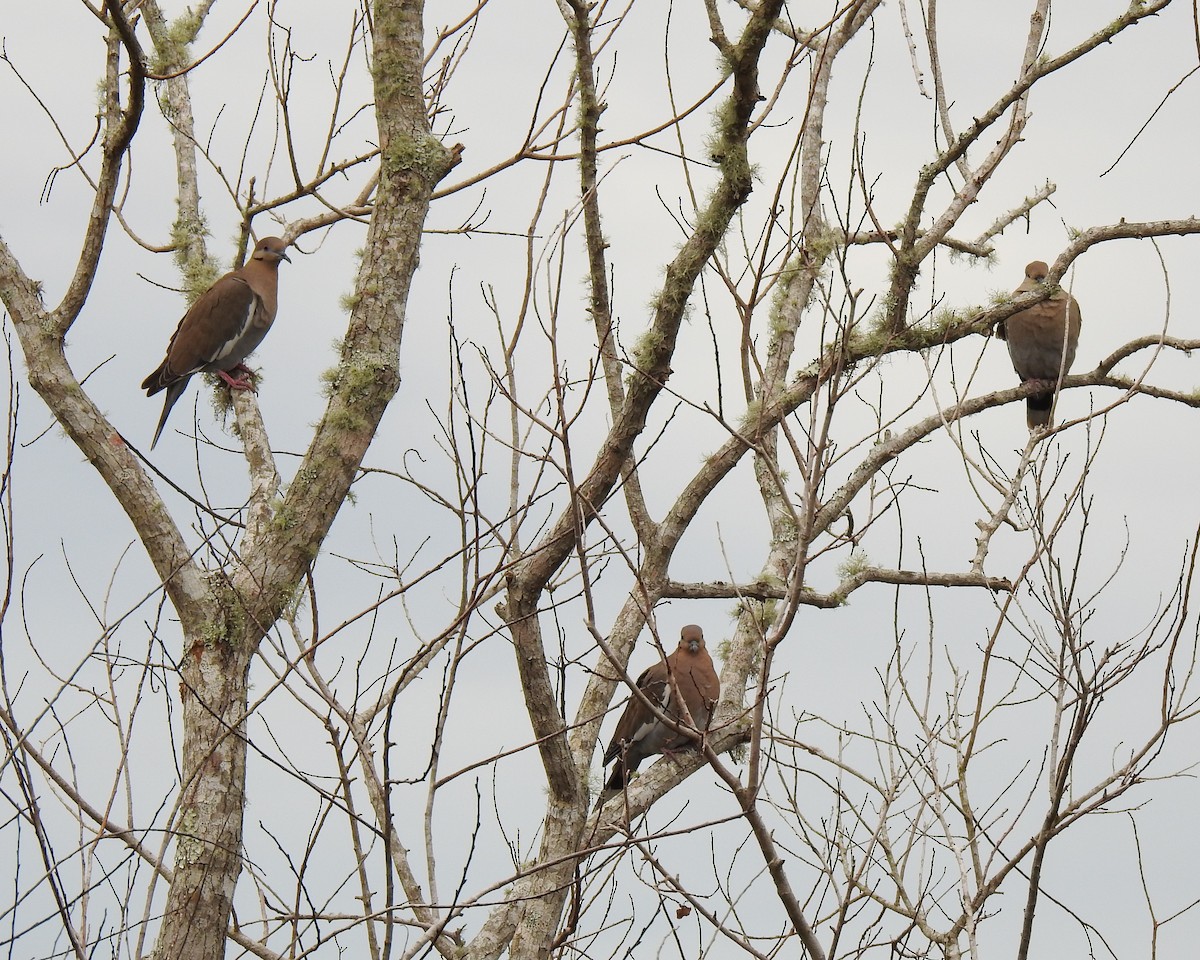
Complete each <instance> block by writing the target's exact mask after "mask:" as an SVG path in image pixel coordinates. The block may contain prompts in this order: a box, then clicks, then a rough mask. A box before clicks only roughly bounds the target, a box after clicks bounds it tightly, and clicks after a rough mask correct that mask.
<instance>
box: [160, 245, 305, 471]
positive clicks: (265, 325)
mask: <svg viewBox="0 0 1200 960" xmlns="http://www.w3.org/2000/svg"><path fill="white" fill-rule="evenodd" d="M280 260H286V261H287V262H288V263H291V262H292V258H291V257H289V256H288V255H287V244H285V243H284V242H283V241H282V240H280V239H279V238H278V237H263V239H261V240H259V241H258V244H257V245H256V246H255V248H254V252H253V253H252V254H250V259H249V260H248V261H247V262H246V264H245V266H243V267H241V268H240V269H238V270H234V271H233V272H231V273H227V274H225V276H223V277H222V278H221V279H220V280H218V281H217V282H216V283H214V284H213V285H212V286H211V287H209V288H208V289H207V290H205V291H204V293H202V294H201V295H200V296H199V297H198V298H197V299H196V302H195V303H193V304H192V306H191V308H190V309H189V310H188V312H187V313H185V314H184V315H183V319H182V320H180V321H179V326H177V327H176V328H175V332H174V333H173V334H172V335H171V342H170V343H168V344H167V356H166V359H165V360H163V362H162V363H161V364H159V367H158V369H157V370H155V371H154V372H153V373H152V374H150V376H148V377H147V378H146V379H145V380H144V381H143V382H142V389H143V390H145V391H146V396H148V397H152V396H154V394H156V393H158V391H159V390H163V389H165V390H166V391H167V397H166V400H165V401H164V402H163V411H162V416H161V417H159V418H158V429H157V430H155V431H154V439H153V440H152V441H151V443H150V449H151V450H153V449H154V445H155V444H156V443H158V438H159V436H160V435H161V434H162V432H163V427H164V426H165V425H166V422H167V415H168V414H169V413H170V412H171V408H172V407H173V406H175V401H176V400H178V399H179V398H180V396H181V395H182V394H183V391H184V388H185V387H187V383H188V380H189V379H191V376H192V374H194V373H215V374H217V376H219V377H220V378H221V379H222V380H224V381H225V382H226V383H227V384H229V386H230V387H232V388H234V389H236V390H249V389H253V386H254V384H253V383H252V382H251V381H249V380H247V379H246V378H245V375H247V374H249V373H250V371H249V370H248V369H247V368H246V367H245V366H244V365H243V363H242V361H243V360H245V359H246V358H247V357H248V356H250V354H251V353H253V352H254V349H255V348H256V347H257V346H258V345H259V344H260V343H261V342H262V339H263V337H265V336H266V335H267V331H268V330H270V329H271V324H272V323H273V322H274V321H275V309H276V307H277V306H278V301H279V261H280ZM236 371H241V372H242V373H243V376H241V377H233V376H230V374H231V373H234V372H236Z"/></svg>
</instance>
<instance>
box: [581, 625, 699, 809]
mask: <svg viewBox="0 0 1200 960" xmlns="http://www.w3.org/2000/svg"><path fill="white" fill-rule="evenodd" d="M637 686H638V689H639V690H641V691H642V693H644V694H645V695H646V699H647V700H649V701H650V702H651V703H653V704H654V705H655V706H656V707H658V709H659V710H660V711H661V712H662V713H664V714H665V715H666V716H668V717H670V718H671V720H673V721H674V722H675V723H677V724H679V725H680V726H682V727H688V726H693V727H695V728H696V729H697V730H700V731H704V730H706V729H707V728H708V721H709V719H710V718H711V717H712V711H713V707H714V706H715V705H716V702H717V699H718V698H719V697H720V696H721V681H720V678H718V677H717V671H716V670H715V669H713V662H712V657H710V656H709V655H708V650H706V649H705V646H704V631H703V630H701V629H700V628H699V627H698V626H696V625H695V624H694V623H691V624H688V625H687V626H686V627H684V628H683V630H682V631H681V632H680V638H679V647H678V648H677V649H676V650H675V652H674V653H672V654H671V655H670V656H669V657H667V658H666V659H665V660H660V661H659V662H658V663H656V664H655V665H654V666H652V667H648V668H647V669H646V670H644V671H643V672H642V675H641V676H640V677H638V678H637ZM681 699H682V701H683V703H684V705H686V707H687V712H686V713H685V712H684V711H683V710H682V709H680V706H679V701H680V700H681ZM689 715H690V718H691V719H690V720H689V719H688V716H689ZM692 742H693V740H692V737H690V736H688V735H687V734H686V733H680V732H677V731H675V730H672V729H671V728H670V727H669V726H667V725H666V724H665V723H663V722H662V721H661V720H659V719H658V717H656V716H655V715H654V714H653V713H652V712H651V711H650V710H649V708H647V706H646V705H645V704H644V703H643V702H642V701H641V700H640V699H639V698H638V697H633V698H632V699H631V700H630V701H629V704H628V705H627V706H626V707H625V712H624V713H623V714H621V719H620V720H618V721H617V728H616V730H615V731H613V737H612V742H611V743H610V744H609V745H608V749H607V750H605V751H604V763H605V764H606V765H607V764H609V763H611V762H612V761H614V760H615V761H616V764H615V765H614V766H613V770H612V775H611V776H610V777H609V778H608V782H607V783H606V784H605V785H604V793H603V794H602V795H601V801H602V802H603V800H605V799H607V798H608V797H610V796H612V795H613V794H614V793H615V792H617V791H620V790H621V788H622V787H624V786H625V785H626V784H627V783H629V775H630V774H631V773H633V771H634V770H636V769H637V768H638V764H640V763H641V762H642V761H643V760H645V759H646V758H647V757H651V756H654V755H655V754H657V753H670V752H672V751H673V750H677V749H680V748H683V747H686V746H689V745H690V744H691V743H692Z"/></svg>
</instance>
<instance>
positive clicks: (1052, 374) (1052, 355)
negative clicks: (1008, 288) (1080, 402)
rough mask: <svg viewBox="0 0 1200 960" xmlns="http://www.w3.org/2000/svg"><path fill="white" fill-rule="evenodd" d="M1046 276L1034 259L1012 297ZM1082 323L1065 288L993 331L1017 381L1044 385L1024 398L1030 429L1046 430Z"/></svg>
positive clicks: (1068, 368)
mask: <svg viewBox="0 0 1200 960" xmlns="http://www.w3.org/2000/svg"><path fill="white" fill-rule="evenodd" d="M1049 272H1050V270H1049V268H1048V267H1047V266H1046V264H1044V263H1043V262H1042V261H1041V260H1035V261H1034V262H1033V263H1031V264H1029V266H1027V267H1026V268H1025V280H1024V281H1023V282H1022V283H1021V285H1020V286H1019V287H1017V289H1016V290H1014V291H1013V293H1015V294H1021V293H1029V292H1030V291H1033V290H1036V289H1038V287H1039V286H1040V285H1041V284H1042V283H1043V282H1045V279H1046V275H1047V274H1048V273H1049ZM1081 322H1082V317H1081V316H1080V314H1079V304H1078V303H1077V302H1076V301H1075V298H1074V297H1072V296H1071V295H1070V294H1069V293H1067V291H1065V290H1063V289H1056V290H1055V291H1054V293H1052V294H1051V295H1050V297H1049V298H1048V299H1046V300H1043V301H1042V302H1041V303H1039V304H1036V305H1034V306H1032V307H1029V308H1028V309H1027V310H1022V311H1021V312H1020V313H1014V314H1013V315H1012V316H1011V317H1009V318H1008V319H1007V320H1005V321H1003V322H1002V323H1001V324H1000V326H999V328H998V329H997V331H996V333H997V335H998V336H999V337H1000V339H1001V340H1007V341H1008V355H1009V356H1010V357H1012V363H1013V369H1014V370H1016V371H1017V376H1018V377H1020V378H1021V382H1022V383H1028V382H1030V381H1040V382H1042V383H1043V384H1044V385H1045V387H1046V390H1045V391H1043V392H1039V393H1035V394H1033V395H1032V396H1030V397H1027V398H1026V400H1025V413H1026V421H1027V422H1028V424H1029V429H1030V430H1038V429H1042V428H1046V427H1049V426H1050V423H1051V416H1052V414H1053V408H1054V394H1055V391H1056V390H1057V389H1058V384H1059V379H1060V378H1061V377H1065V376H1066V375H1067V373H1068V372H1070V369H1071V363H1072V362H1073V361H1074V360H1075V348H1076V347H1077V346H1079V327H1080V324H1081Z"/></svg>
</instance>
